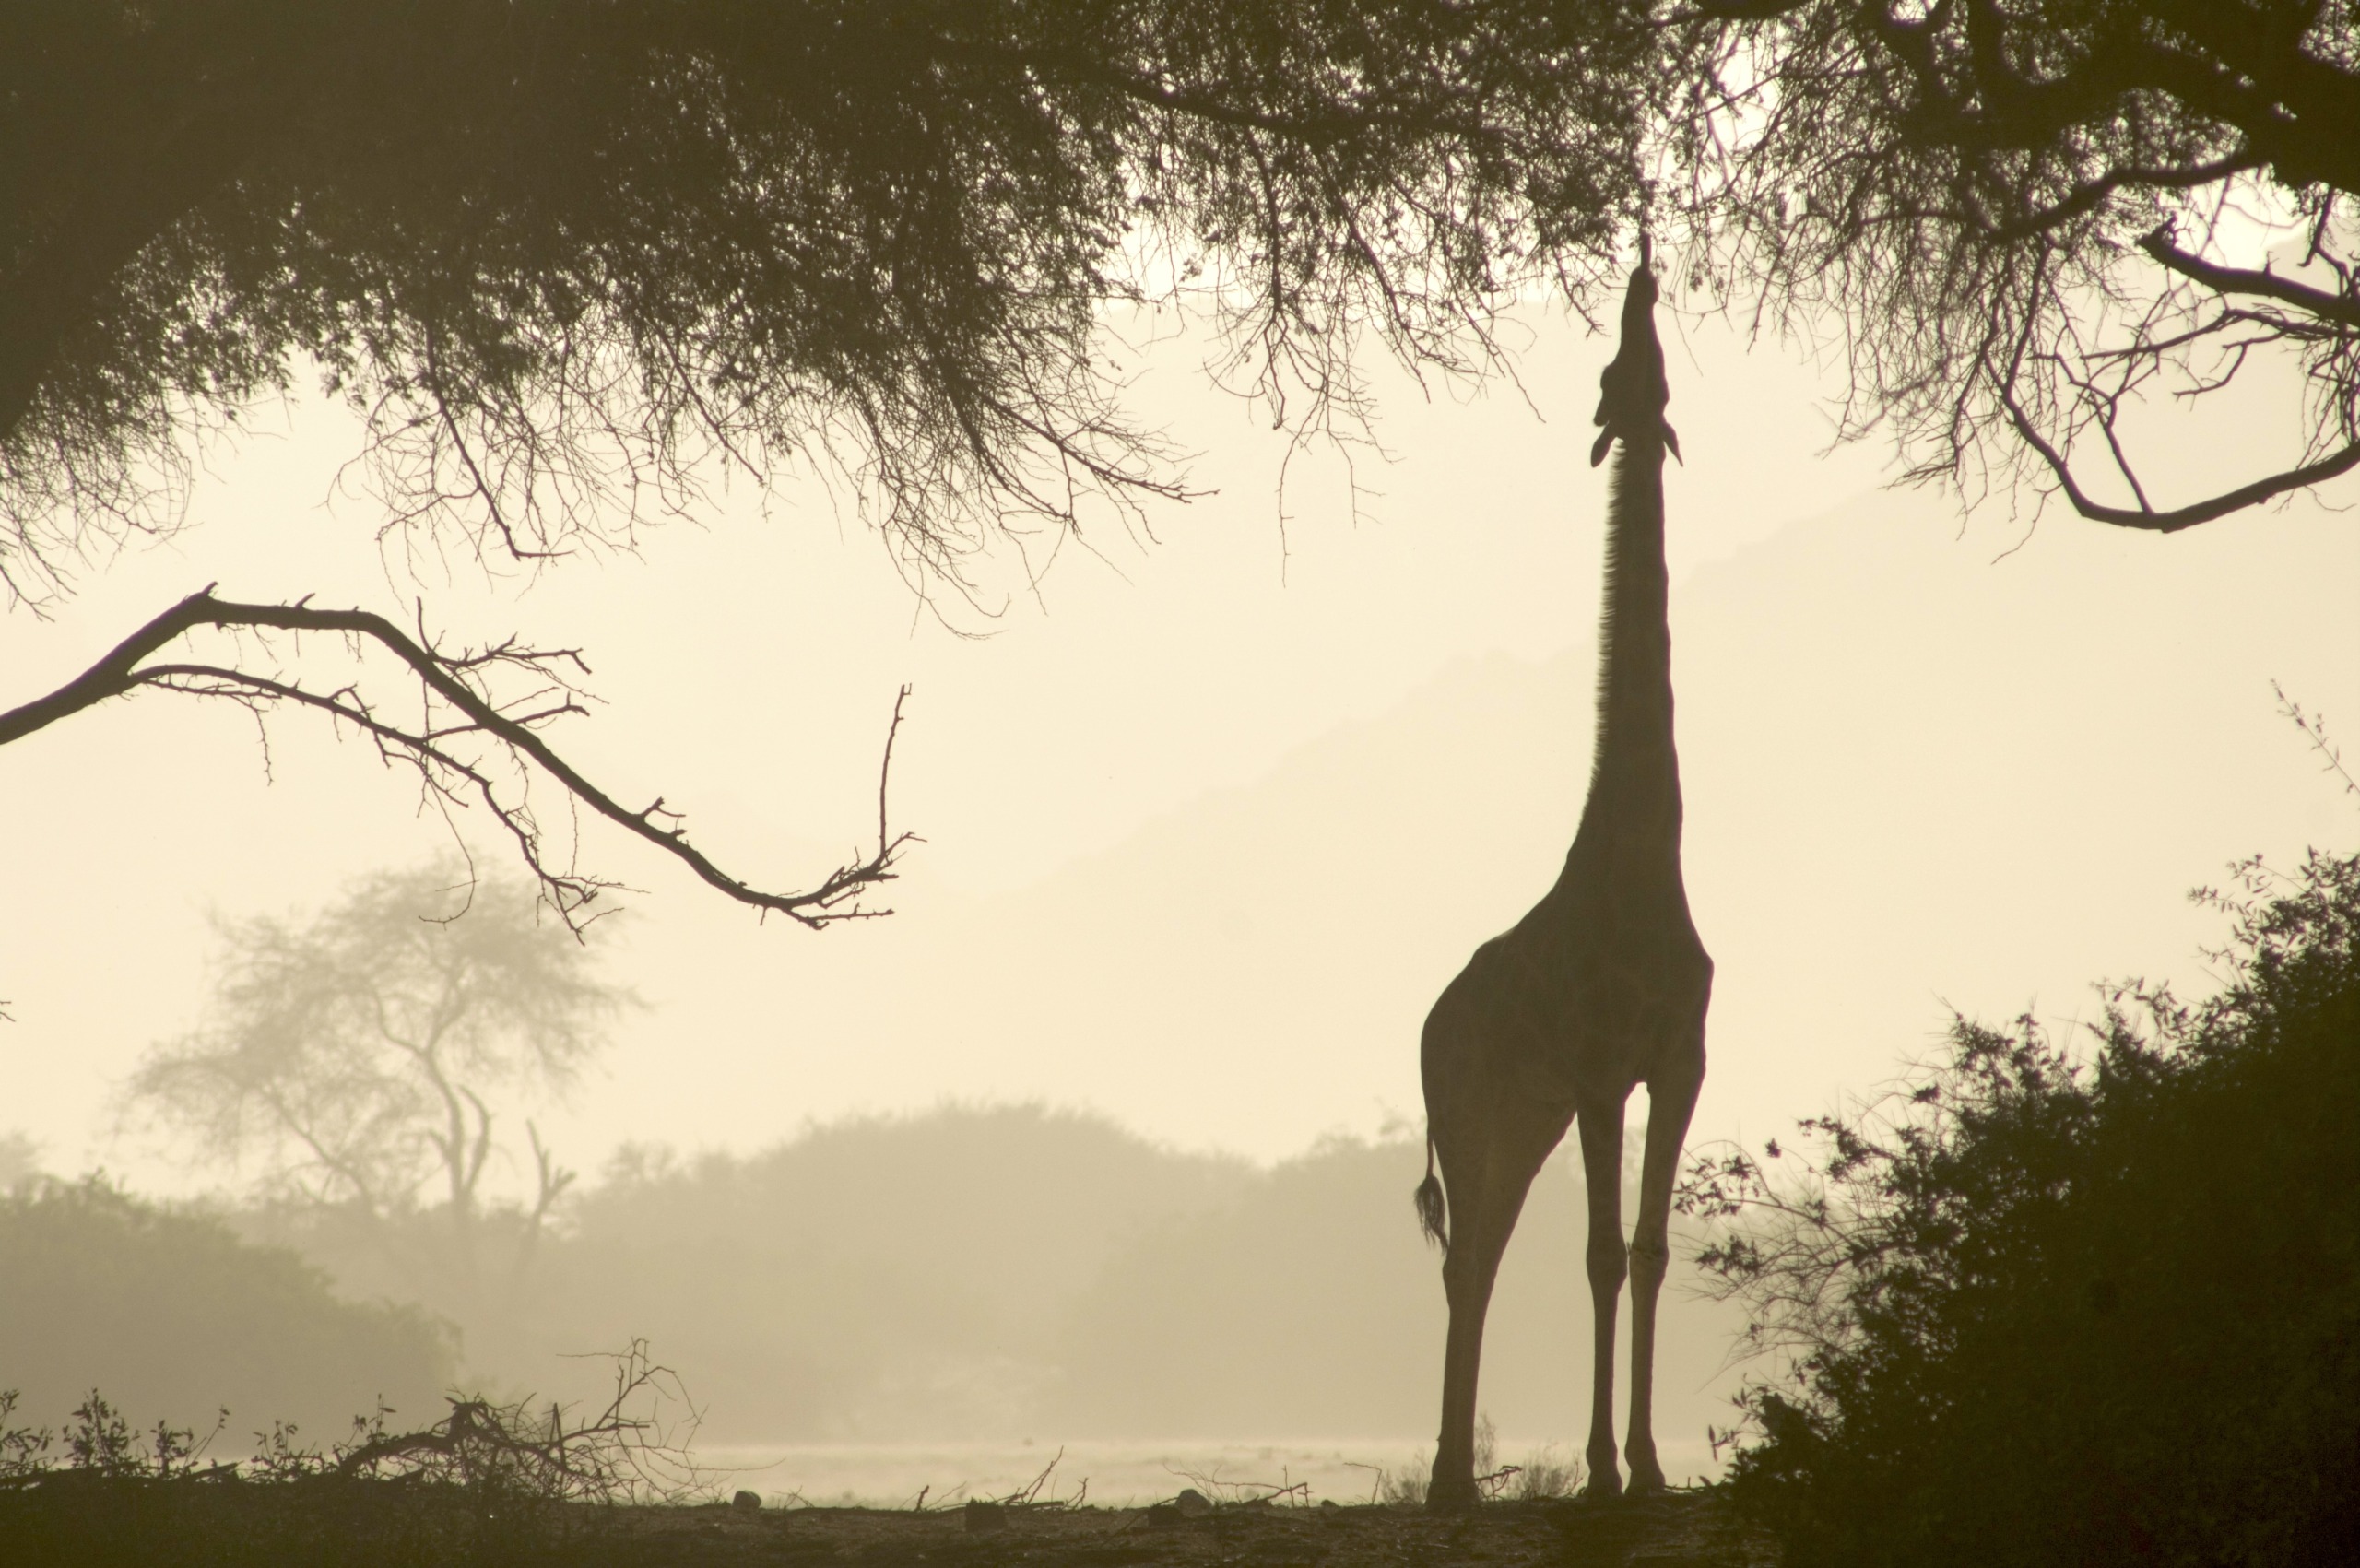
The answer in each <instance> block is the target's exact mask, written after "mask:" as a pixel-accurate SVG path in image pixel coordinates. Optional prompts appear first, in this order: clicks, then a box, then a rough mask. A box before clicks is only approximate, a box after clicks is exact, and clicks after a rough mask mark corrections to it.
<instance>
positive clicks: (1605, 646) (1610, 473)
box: [1589, 441, 1631, 784]
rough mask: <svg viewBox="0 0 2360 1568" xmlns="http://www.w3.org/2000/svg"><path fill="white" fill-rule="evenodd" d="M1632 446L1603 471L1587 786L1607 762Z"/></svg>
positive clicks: (1619, 448)
mask: <svg viewBox="0 0 2360 1568" xmlns="http://www.w3.org/2000/svg"><path fill="white" fill-rule="evenodd" d="M1630 467H1631V443H1630V442H1628V441H1617V442H1615V443H1614V461H1613V462H1612V463H1611V464H1610V465H1609V466H1608V467H1607V470H1606V560H1605V567H1606V571H1605V578H1606V592H1605V593H1604V594H1602V595H1599V609H1598V721H1597V725H1596V733H1595V734H1594V735H1593V736H1592V737H1591V739H1590V753H1589V777H1590V783H1591V784H1597V783H1598V772H1599V766H1600V765H1601V764H1602V763H1604V761H1605V760H1606V703H1607V694H1608V690H1609V687H1610V684H1611V682H1612V680H1613V678H1614V610H1615V604H1616V601H1617V600H1618V599H1619V598H1620V597H1621V596H1622V540H1623V535H1624V533H1625V531H1626V527H1627V525H1628V524H1629V522H1630V507H1631V495H1630V489H1631V486H1630Z"/></svg>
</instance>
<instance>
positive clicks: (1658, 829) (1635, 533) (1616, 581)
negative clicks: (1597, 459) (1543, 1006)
mask: <svg viewBox="0 0 2360 1568" xmlns="http://www.w3.org/2000/svg"><path fill="white" fill-rule="evenodd" d="M1669 610H1670V579H1669V577H1668V576H1667V574H1666V572H1665V570H1664V560H1663V444H1662V442H1660V441H1659V440H1655V439H1646V438H1642V439H1638V440H1632V439H1624V440H1622V441H1621V442H1618V443H1617V445H1616V449H1615V453H1614V467H1613V477H1612V486H1611V494H1610V498H1609V501H1608V504H1607V510H1606V607H1605V613H1604V617H1603V621H1602V625H1601V627H1600V630H1599V681H1598V750H1597V754H1596V758H1595V760H1594V761H1593V762H1592V764H1591V768H1590V783H1589V800H1588V804H1587V806H1586V807H1585V808H1584V809H1583V811H1582V825H1581V832H1580V834H1579V835H1578V837H1577V838H1576V840H1575V846H1576V849H1577V850H1578V849H1581V848H1583V847H1584V846H1585V845H1587V848H1588V849H1590V850H1591V851H1592V852H1593V853H1600V854H1604V855H1608V856H1610V857H1611V858H1613V859H1615V860H1618V861H1621V860H1625V859H1626V858H1627V859H1631V860H1636V861H1642V862H1654V863H1657V864H1658V865H1664V864H1668V865H1669V866H1670V867H1671V868H1672V869H1673V870H1674V871H1675V872H1676V871H1677V869H1678V867H1679V864H1680V822H1681V805H1680V759H1679V756H1678V754H1677V752H1675V751H1674V749H1673V747H1672V724H1671V628H1670V620H1669Z"/></svg>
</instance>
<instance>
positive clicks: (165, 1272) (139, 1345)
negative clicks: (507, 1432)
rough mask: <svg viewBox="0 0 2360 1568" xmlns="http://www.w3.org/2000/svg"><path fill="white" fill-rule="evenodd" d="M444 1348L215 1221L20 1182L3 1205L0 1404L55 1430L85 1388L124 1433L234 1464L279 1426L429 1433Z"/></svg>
mask: <svg viewBox="0 0 2360 1568" xmlns="http://www.w3.org/2000/svg"><path fill="white" fill-rule="evenodd" d="M456 1352H457V1336H456V1334H455V1333H454V1331H453V1330H452V1328H451V1326H449V1325H448V1324H446V1323H444V1322H443V1321H441V1320H440V1319H438V1318H436V1317H435V1316H433V1315H430V1314H429V1313H427V1312H424V1311H422V1310H420V1309H419V1308H418V1307H416V1306H413V1305H385V1304H360V1303H354V1302H351V1301H348V1300H345V1299H341V1298H340V1297H339V1296H338V1295H337V1293H336V1291H333V1290H332V1289H331V1288H330V1284H329V1280H328V1278H327V1276H326V1275H325V1273H324V1272H323V1271H322V1270H320V1269H319V1268H317V1267H313V1266H312V1265H310V1264H308V1263H306V1262H304V1261H303V1260H302V1259H301V1258H300V1257H298V1256H295V1255H294V1254H293V1253H291V1252H289V1251H287V1250H285V1249H282V1248H271V1247H257V1246H254V1245H252V1244H249V1243H247V1242H245V1241H244V1240H242V1238H241V1237H240V1236H239V1235H238V1234H237V1232H234V1231H233V1230H231V1229H230V1226H229V1225H227V1224H225V1223H224V1222H222V1221H221V1220H218V1219H214V1218H209V1217H207V1216H203V1215H192V1214H176V1213H171V1212H168V1211H165V1210H163V1209H160V1208H156V1207H155V1206H153V1205H150V1204H146V1203H142V1202H139V1201H138V1200H136V1198H132V1197H126V1196H125V1195H124V1194H123V1193H121V1192H118V1191H116V1190H115V1189H113V1188H112V1187H111V1186H108V1185H106V1184H105V1183H103V1182H102V1181H99V1180H97V1179H91V1180H87V1181H83V1182H79V1183H70V1184H69V1183H62V1182H53V1181H41V1180H37V1179H36V1180H20V1181H18V1183H17V1184H16V1185H14V1186H13V1188H12V1190H10V1191H9V1192H8V1193H7V1194H6V1196H0V1390H5V1389H15V1390H17V1391H18V1395H19V1396H20V1398H19V1403H18V1421H19V1422H29V1424H32V1425H34V1426H49V1427H55V1426H58V1425H60V1424H62V1423H63V1421H64V1420H65V1416H66V1415H67V1414H68V1412H70V1411H71V1410H72V1409H74V1407H75V1406H76V1405H77V1403H79V1402H80V1401H81V1400H82V1399H83V1398H84V1397H86V1396H87V1395H88V1394H89V1393H90V1391H91V1390H92V1389H93V1388H94V1387H95V1388H99V1389H100V1390H102V1391H104V1392H105V1393H107V1394H108V1395H109V1396H110V1397H112V1398H114V1400H115V1402H116V1403H117V1404H118V1405H120V1406H122V1407H123V1408H124V1409H126V1410H128V1411H130V1412H132V1413H133V1414H135V1415H136V1416H137V1417H138V1418H139V1419H141V1420H143V1421H154V1420H156V1419H158V1418H160V1417H169V1418H170V1419H171V1420H172V1421H176V1422H178V1423H180V1424H182V1425H184V1426H188V1427H191V1428H193V1429H194V1430H195V1432H197V1433H198V1434H199V1435H200V1436H202V1435H203V1434H205V1433H206V1432H208V1431H210V1430H211V1429H212V1428H213V1426H214V1424H215V1421H216V1420H217V1414H216V1412H217V1411H219V1410H221V1409H223V1408H224V1407H227V1408H228V1425H227V1426H226V1428H225V1429H224V1431H223V1432H222V1439H223V1441H224V1443H225V1444H226V1445H227V1446H228V1448H229V1449H230V1450H231V1451H237V1450H242V1448H244V1447H245V1446H246V1445H247V1444H248V1441H249V1440H250V1439H251V1438H252V1437H253V1436H254V1434H255V1433H256V1432H267V1431H268V1430H269V1429H270V1427H271V1425H272V1423H273V1422H276V1421H284V1422H287V1423H289V1424H291V1425H295V1426H298V1427H300V1428H301V1432H302V1435H303V1438H304V1439H305V1440H307V1441H309V1440H314V1439H316V1440H319V1441H323V1442H332V1441H334V1440H335V1439H336V1438H337V1437H339V1436H341V1435H342V1434H344V1433H345V1432H348V1430H349V1428H350V1425H351V1421H352V1419H353V1418H354V1417H355V1416H359V1415H369V1414H372V1413H373V1412H374V1411H375V1410H376V1409H377V1408H378V1405H379V1403H380V1401H381V1400H382V1401H383V1402H384V1404H385V1405H387V1406H389V1407H391V1408H393V1409H395V1410H397V1411H399V1412H400V1413H401V1414H402V1415H404V1416H411V1415H416V1416H419V1417H420V1418H422V1421H432V1420H433V1419H434V1418H435V1417H436V1416H438V1415H439V1414H440V1413H441V1412H442V1410H443V1400H442V1397H441V1396H442V1394H443V1390H444V1389H445V1388H447V1387H449V1386H450V1385H451V1384H452V1382H453V1381H454V1377H455V1376H456V1375H457V1372H458V1366H457V1354H456Z"/></svg>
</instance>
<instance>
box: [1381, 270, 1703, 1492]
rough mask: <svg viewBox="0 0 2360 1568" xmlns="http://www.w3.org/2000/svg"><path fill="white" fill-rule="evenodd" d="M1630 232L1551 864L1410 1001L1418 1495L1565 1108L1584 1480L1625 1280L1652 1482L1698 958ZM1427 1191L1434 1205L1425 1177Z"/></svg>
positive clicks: (1448, 1448) (1639, 1456) (1606, 1412)
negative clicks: (1433, 1275) (1417, 1021)
mask: <svg viewBox="0 0 2360 1568" xmlns="http://www.w3.org/2000/svg"><path fill="white" fill-rule="evenodd" d="M1654 303H1655V283H1654V278H1653V275H1652V274H1651V273H1650V272H1649V271H1648V268H1647V264H1646V256H1645V253H1644V250H1643V252H1642V259H1641V262H1640V265H1639V268H1638V270H1637V271H1636V272H1634V273H1633V275H1632V278H1631V288H1630V292H1629V295H1628V296H1627V298H1626V300H1625V302H1624V305H1623V312H1622V346H1621V350H1620V352H1619V353H1618V354H1617V355H1616V357H1615V360H1614V362H1613V363H1612V364H1611V365H1610V366H1609V367H1608V368H1607V371H1606V374H1605V376H1604V377H1603V382H1604V396H1603V398H1602V400H1601V402H1600V404H1599V416H1598V422H1599V424H1601V425H1603V426H1604V427H1605V430H1604V432H1603V433H1602V434H1601V435H1600V436H1599V442H1598V446H1597V448H1596V450H1595V451H1594V452H1593V454H1592V456H1591V461H1592V463H1593V464H1595V463H1596V462H1598V461H1599V458H1601V457H1603V456H1604V455H1605V453H1606V451H1607V449H1608V447H1609V446H1610V445H1611V444H1612V443H1614V442H1617V441H1619V442H1620V443H1621V451H1620V452H1618V453H1617V454H1615V458H1614V468H1613V486H1612V499H1611V503H1610V505H1609V508H1608V512H1607V556H1606V609H1605V623H1604V628H1603V632H1602V636H1601V647H1600V660H1601V669H1600V674H1599V735H1598V749H1597V760H1596V762H1595V764H1594V766H1593V768H1592V771H1591V775H1590V786H1589V797H1588V801H1587V805H1586V806H1585V807H1584V808H1583V811H1582V819H1581V827H1580V829H1579V831H1577V832H1576V834H1575V838H1574V846H1573V850H1572V852H1571V853H1570V854H1568V855H1566V857H1565V868H1564V870H1563V873H1562V874H1561V875H1560V876H1559V877H1558V878H1557V882H1556V885H1555V886H1554V887H1552V888H1551V889H1550V890H1549V891H1548V893H1547V894H1546V895H1544V896H1543V897H1542V899H1541V900H1540V902H1539V903H1537V904H1535V905H1534V906H1533V907H1532V910H1531V912H1530V913H1529V914H1526V915H1525V917H1524V918H1523V919H1522V920H1519V921H1518V922H1516V925H1515V926H1514V927H1513V928H1511V929H1510V930H1508V931H1507V932H1506V933H1504V935H1501V936H1498V937H1493V938H1492V940H1490V941H1488V942H1486V943H1484V944H1483V945H1482V946H1481V947H1480V948H1478V949H1476V950H1475V956H1474V957H1473V958H1472V959H1470V960H1469V961H1468V964H1467V967H1466V968H1465V969H1464V970H1462V971H1461V972H1460V973H1459V974H1458V977H1457V979H1455V980H1453V981H1452V982H1451V983H1450V984H1448V985H1447V986H1445V988H1444V990H1443V994H1442V996H1441V997H1440V999H1439V1000H1437V1001H1436V1002H1435V1003H1434V1010H1433V1012H1431V1013H1430V1014H1429V1015H1427V1018H1426V1026H1425V1033H1424V1040H1423V1066H1424V1076H1425V1092H1426V1124H1427V1138H1428V1142H1429V1161H1430V1163H1431V1162H1433V1161H1439V1163H1440V1166H1441V1184H1440V1185H1437V1184H1436V1182H1435V1180H1434V1175H1433V1174H1432V1173H1431V1172H1430V1173H1429V1174H1428V1177H1427V1180H1426V1184H1425V1185H1423V1186H1422V1187H1420V1189H1419V1192H1418V1206H1419V1210H1420V1213H1421V1214H1422V1217H1423V1218H1424V1219H1425V1220H1426V1222H1427V1226H1428V1229H1429V1230H1430V1231H1431V1232H1433V1233H1434V1236H1435V1238H1436V1239H1437V1240H1441V1241H1443V1242H1444V1244H1445V1256H1444V1262H1443V1281H1444V1285H1445V1291H1447V1293H1448V1296H1449V1300H1450V1338H1449V1344H1448V1350H1447V1352H1446V1356H1445V1362H1444V1369H1443V1409H1442V1432H1441V1435H1440V1437H1439V1439H1438V1440H1437V1444H1436V1448H1435V1454H1434V1480H1433V1483H1432V1487H1431V1490H1430V1491H1429V1493H1428V1497H1429V1500H1430V1501H1431V1503H1433V1504H1434V1506H1437V1507H1455V1506H1460V1505H1463V1504H1465V1503H1470V1502H1472V1501H1473V1500H1474V1492H1475V1488H1474V1479H1473V1475H1474V1472H1473V1452H1474V1450H1473V1435H1474V1423H1475V1387H1476V1373H1477V1367H1478V1363H1479V1362H1480V1361H1481V1353H1482V1338H1483V1318H1484V1314H1485V1311H1486V1309H1487V1308H1488V1307H1489V1305H1490V1303H1491V1294H1492V1284H1493V1279H1494V1278H1495V1276H1496V1275H1497V1273H1498V1270H1499V1263H1500V1256H1501V1254H1502V1253H1503V1252H1504V1250H1505V1249H1506V1246H1507V1241H1508V1234H1509V1232H1511V1231H1512V1230H1513V1229H1514V1228H1515V1226H1516V1215H1517V1213H1518V1211H1519V1210H1521V1209H1522V1208H1523V1206H1524V1197H1525V1194H1526V1192H1527V1190H1528V1188H1529V1187H1530V1186H1531V1185H1532V1180H1533V1177H1534V1176H1535V1175H1537V1174H1538V1173H1540V1168H1541V1166H1542V1164H1543V1162H1545V1161H1547V1160H1548V1158H1549V1156H1550V1154H1551V1153H1552V1151H1553V1150H1554V1149H1556V1147H1557V1145H1558V1144H1559V1142H1560V1141H1562V1140H1563V1138H1564V1136H1565V1132H1566V1129H1567V1128H1568V1127H1569V1126H1574V1125H1575V1124H1576V1123H1578V1125H1579V1126H1580V1129H1581V1145H1582V1166H1583V1172H1584V1175H1585V1178H1586V1180H1587V1186H1588V1196H1589V1244H1588V1255H1587V1260H1588V1273H1589V1281H1590V1291H1591V1299H1592V1303H1593V1304H1594V1307H1595V1309H1596V1311H1595V1331H1596V1345H1595V1352H1596V1354H1595V1379H1594V1382H1593V1385H1592V1394H1591V1397H1592V1408H1591V1421H1590V1436H1589V1445H1588V1452H1587V1458H1588V1463H1589V1469H1590V1482H1589V1484H1590V1486H1591V1488H1592V1489H1593V1490H1594V1491H1602V1492H1611V1491H1618V1490H1620V1487H1621V1478H1620V1475H1619V1472H1618V1471H1617V1470H1616V1468H1615V1446H1614V1431H1613V1405H1614V1323H1615V1306H1616V1301H1617V1298H1618V1296H1619V1295H1620V1293H1621V1291H1622V1282H1623V1279H1624V1276H1625V1273H1626V1261H1627V1266H1628V1267H1627V1272H1628V1274H1629V1277H1630V1280H1631V1315H1632V1333H1631V1362H1632V1377H1631V1380H1632V1389H1631V1424H1630V1436H1629V1442H1628V1444H1627V1445H1626V1451H1627V1455H1628V1457H1629V1459H1630V1462H1631V1476H1632V1484H1633V1486H1634V1489H1635V1490H1649V1489H1653V1488H1655V1487H1658V1486H1660V1485H1661V1484H1662V1482H1663V1474H1662V1471H1661V1469H1660V1468H1658V1465H1657V1462H1656V1455H1655V1439H1654V1435H1653V1432H1652V1430H1651V1426H1650V1411H1649V1404H1650V1393H1651V1386H1650V1373H1651V1368H1652V1364H1653V1361H1654V1352H1655V1343H1654V1341H1655V1311H1656V1297H1657V1294H1658V1291H1659V1289H1660V1287H1661V1285H1662V1282H1663V1275H1664V1268H1665V1265H1666V1264H1667V1262H1668V1261H1669V1257H1670V1250H1669V1246H1668V1244H1667V1237H1666V1225H1667V1220H1668V1216H1669V1210H1670V1197H1671V1185H1672V1179H1673V1176H1674V1174H1675V1172H1676V1167H1677V1165H1678V1162H1679V1159H1680V1149H1681V1140H1682V1139H1683V1138H1685V1137H1686V1135H1687V1130H1688V1117H1689V1113H1690V1112H1691V1111H1692V1110H1693V1107H1694V1105H1695V1102H1696V1091H1697V1089H1698V1087H1699V1086H1700V1085H1701V1084H1702V1083H1703V1081H1704V1077H1705V1004H1706V1002H1707V999H1708V998H1709V996H1710V994H1711V990H1712V978H1713V963H1712V960H1711V959H1710V958H1708V957H1707V956H1706V955H1705V948H1704V944H1703V943H1702V942H1701V941H1699V940H1698V939H1697V936H1696V928H1695V926H1694V925H1693V923H1691V921H1690V919H1689V915H1688V895H1687V891H1686V889H1685V888H1684V887H1683V885H1682V883H1681V875H1680V826H1681V802H1680V762H1679V758H1678V755H1677V753H1676V752H1675V750H1674V749H1673V745H1672V711H1671V710H1672V702H1671V636H1670V629H1669V626H1668V623H1667V619H1666V609H1667V600H1668V594H1669V584H1668V582H1667V579H1666V575H1665V571H1664V555H1663V456H1664V451H1665V448H1666V446H1667V445H1670V449H1671V450H1672V451H1673V453H1674V454H1677V453H1678V450H1679V447H1678V444H1677V441H1676V439H1675V438H1674V437H1673V436H1672V435H1671V431H1670V427H1668V426H1667V425H1666V424H1665V423H1664V421H1663V407H1664V402H1665V399H1666V393H1665V389H1664V379H1663V356H1662V350H1661V348H1660V347H1659V346H1658V343H1657V340H1656V336H1655V324H1654V312H1653V307H1654ZM1642 1083H1644V1084H1646V1086H1647V1103H1648V1114H1647V1144H1646V1165H1645V1174H1644V1176H1643V1177H1642V1181H1641V1189H1640V1200H1639V1215H1638V1224H1637V1230H1636V1232H1635V1234H1634V1238H1633V1241H1632V1244H1631V1245H1630V1247H1629V1248H1628V1249H1627V1257H1626V1249H1625V1247H1624V1245H1623V1241H1622V1113H1623V1105H1624V1103H1625V1102H1627V1101H1628V1100H1629V1098H1630V1095H1631V1091H1632V1090H1633V1089H1634V1088H1636V1087H1637V1086H1638V1085H1640V1084H1642ZM1445 1193H1446V1194H1447V1212H1446V1213H1445Z"/></svg>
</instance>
